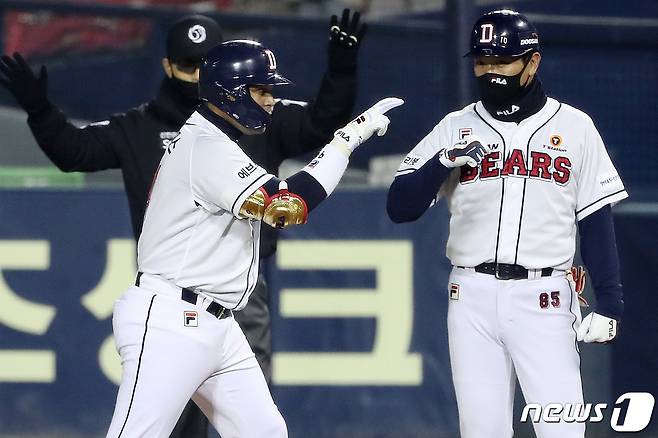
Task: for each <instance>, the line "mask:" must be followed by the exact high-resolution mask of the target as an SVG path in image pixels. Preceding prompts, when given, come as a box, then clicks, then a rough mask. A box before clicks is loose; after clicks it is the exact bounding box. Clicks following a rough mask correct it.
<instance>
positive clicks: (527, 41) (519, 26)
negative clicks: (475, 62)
mask: <svg viewBox="0 0 658 438" xmlns="http://www.w3.org/2000/svg"><path fill="white" fill-rule="evenodd" d="M538 50H539V34H537V29H535V26H534V25H533V24H532V23H531V22H530V21H529V20H528V19H527V18H526V17H525V16H524V15H522V14H519V13H518V12H515V11H512V10H509V9H502V10H500V11H493V12H488V13H486V14H484V15H483V16H481V17H480V18H479V19H478V20H477V21H476V22H475V25H473V32H471V49H470V51H469V52H468V53H467V55H473V56H511V57H517V56H523V55H525V54H527V53H531V52H535V51H538Z"/></svg>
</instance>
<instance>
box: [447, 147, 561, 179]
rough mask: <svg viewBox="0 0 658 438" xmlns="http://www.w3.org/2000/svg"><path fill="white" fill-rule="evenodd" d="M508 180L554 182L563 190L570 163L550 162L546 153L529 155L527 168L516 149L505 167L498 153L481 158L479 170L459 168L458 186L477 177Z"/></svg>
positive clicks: (553, 159)
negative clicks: (513, 177) (520, 179)
mask: <svg viewBox="0 0 658 438" xmlns="http://www.w3.org/2000/svg"><path fill="white" fill-rule="evenodd" d="M508 176H515V177H521V178H532V179H538V180H542V181H546V182H550V181H554V182H555V183H556V184H559V185H561V186H562V185H565V184H567V183H568V182H569V178H570V177H571V160H569V158H568V157H562V156H559V157H555V158H553V157H551V156H550V155H548V154H547V153H545V152H539V151H532V152H530V167H528V165H526V160H525V157H524V156H523V152H522V151H521V150H519V149H513V150H512V152H511V153H510V154H509V156H508V157H507V159H506V160H505V162H504V163H503V160H502V158H501V153H500V151H495V152H491V153H490V154H488V155H487V156H486V157H484V159H483V160H482V162H481V163H480V165H479V166H478V167H470V166H462V167H461V176H460V178H459V182H460V183H461V184H468V183H472V182H473V181H475V180H476V179H477V178H478V177H479V178H480V179H481V180H488V179H496V178H501V177H503V178H505V177H508Z"/></svg>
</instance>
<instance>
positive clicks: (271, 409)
mask: <svg viewBox="0 0 658 438" xmlns="http://www.w3.org/2000/svg"><path fill="white" fill-rule="evenodd" d="M180 294H181V292H180V288H177V287H175V286H173V285H171V284H169V283H167V282H164V281H163V280H156V279H155V278H154V277H153V276H148V275H146V274H144V275H143V276H142V279H141V282H140V287H131V288H130V289H128V291H127V292H126V293H124V295H123V296H122V297H121V298H120V299H119V300H118V301H117V302H116V304H115V308H114V317H113V320H112V323H113V327H114V335H115V342H116V346H117V350H118V352H119V355H120V356H121V364H122V368H123V373H122V378H121V385H120V387H119V393H118V396H117V402H116V406H115V410H114V415H113V417H112V423H111V425H110V429H109V431H108V433H107V437H108V438H118V437H121V438H137V437H148V438H156V437H163V438H167V437H168V436H169V434H170V433H171V431H172V430H173V428H174V426H175V424H176V421H177V420H178V417H179V416H180V414H181V412H182V411H183V408H184V407H185V404H186V403H187V402H188V400H190V398H192V399H193V400H194V402H195V403H196V404H197V405H198V406H199V407H200V408H201V410H202V411H203V413H204V414H205V415H206V416H207V417H208V419H209V420H210V422H211V423H212V425H213V426H214V427H215V428H216V429H217V431H218V432H219V433H220V435H221V436H222V438H238V437H239V438H285V437H287V436H288V432H287V429H286V424H285V422H284V420H283V417H282V416H281V414H280V413H279V410H278V409H277V407H276V405H275V404H274V402H273V400H272V397H271V395H270V391H269V388H268V387H267V384H266V382H265V378H264V377H263V373H262V372H261V369H260V367H259V366H258V363H257V361H256V358H255V357H254V354H253V353H252V351H251V349H250V348H249V345H248V344H247V341H246V339H245V336H244V334H243V333H242V330H241V329H240V327H239V326H238V324H237V323H236V322H235V320H234V319H233V317H228V318H224V319H217V318H216V317H214V316H213V315H211V314H210V313H208V312H206V311H205V308H206V307H208V305H209V304H210V302H211V301H210V300H209V299H208V298H205V297H203V296H199V298H198V300H197V303H196V305H193V304H190V303H187V302H185V301H183V300H181V297H180ZM189 312H192V313H189ZM194 312H196V315H197V320H196V321H195V320H194Z"/></svg>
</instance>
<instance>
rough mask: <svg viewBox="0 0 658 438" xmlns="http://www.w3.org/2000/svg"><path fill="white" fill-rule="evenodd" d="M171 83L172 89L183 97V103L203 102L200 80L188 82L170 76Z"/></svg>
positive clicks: (194, 103)
mask: <svg viewBox="0 0 658 438" xmlns="http://www.w3.org/2000/svg"><path fill="white" fill-rule="evenodd" d="M169 84H170V85H171V88H172V90H174V92H175V93H176V94H177V95H178V97H179V98H180V99H181V101H182V103H183V104H186V105H196V104H198V103H199V102H201V100H200V99H199V83H198V82H187V81H182V80H180V79H177V78H174V77H171V78H169Z"/></svg>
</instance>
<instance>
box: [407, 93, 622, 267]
mask: <svg viewBox="0 0 658 438" xmlns="http://www.w3.org/2000/svg"><path fill="white" fill-rule="evenodd" d="M469 134H473V135H476V136H478V137H479V138H480V139H481V140H482V141H483V142H486V143H488V144H489V145H490V147H491V149H492V152H491V153H490V154H488V155H487V156H486V157H485V158H484V160H483V161H482V162H481V163H480V165H479V166H478V167H477V168H470V167H468V166H463V167H461V168H459V169H456V170H455V171H454V172H453V173H452V174H451V175H450V177H449V178H448V179H447V180H446V181H445V182H444V184H443V185H442V187H441V189H440V191H439V193H438V197H437V199H438V198H439V197H445V198H446V199H447V202H448V208H449V210H450V213H451V220H450V237H449V239H448V246H447V256H448V258H449V259H450V261H451V262H452V264H453V265H455V266H466V267H473V266H477V265H479V264H480V263H485V262H498V263H511V264H519V265H522V266H524V267H526V268H528V269H540V268H545V267H552V268H556V269H560V270H565V269H567V268H569V267H570V266H571V263H572V260H573V255H574V252H575V236H576V220H581V219H583V218H585V217H587V216H588V215H589V214H591V213H593V212H595V211H596V210H598V209H600V208H601V207H603V206H605V205H607V204H612V203H615V202H618V201H620V200H622V199H624V198H626V197H627V196H628V195H627V193H626V191H625V189H624V185H623V183H622V181H621V179H620V177H619V174H618V173H617V170H616V169H615V167H614V165H613V164H612V161H611V160H610V157H609V156H608V153H607V151H606V148H605V145H604V144H603V140H602V139H601V136H600V135H599V133H598V131H597V130H596V128H595V126H594V123H593V122H592V120H591V118H590V117H589V116H588V115H587V114H585V113H583V112H582V111H579V110H577V109H575V108H573V107H571V106H569V105H566V104H564V103H560V102H558V101H556V100H554V99H550V98H549V99H548V101H547V103H546V105H544V107H543V108H542V109H541V110H540V111H539V112H538V113H536V114H534V115H532V116H531V117H529V118H527V119H525V120H523V121H521V122H520V123H519V124H517V123H515V122H502V121H499V120H496V119H494V118H493V117H491V116H490V115H489V113H487V111H486V110H485V109H484V107H483V105H482V103H481V102H478V103H476V104H471V105H468V106H467V107H465V108H464V109H462V110H461V111H457V112H453V113H450V114H448V115H447V116H446V117H444V118H443V120H441V122H439V124H438V125H437V126H436V127H435V128H434V129H433V130H432V132H430V133H429V134H428V135H427V136H426V137H425V138H424V139H423V140H421V142H420V143H418V145H416V147H415V148H414V149H413V150H412V151H411V152H410V153H409V155H407V157H406V158H405V159H404V161H403V163H402V164H401V166H400V168H399V169H398V171H397V173H396V176H399V175H404V174H407V173H410V172H413V171H414V170H416V169H418V168H420V167H421V166H422V165H423V164H425V162H427V160H429V159H431V158H432V157H434V156H435V154H436V153H437V152H438V151H439V150H440V149H442V148H445V147H449V146H451V145H453V144H455V143H456V142H458V141H459V140H460V139H461V138H463V137H464V136H466V135H469Z"/></svg>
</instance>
